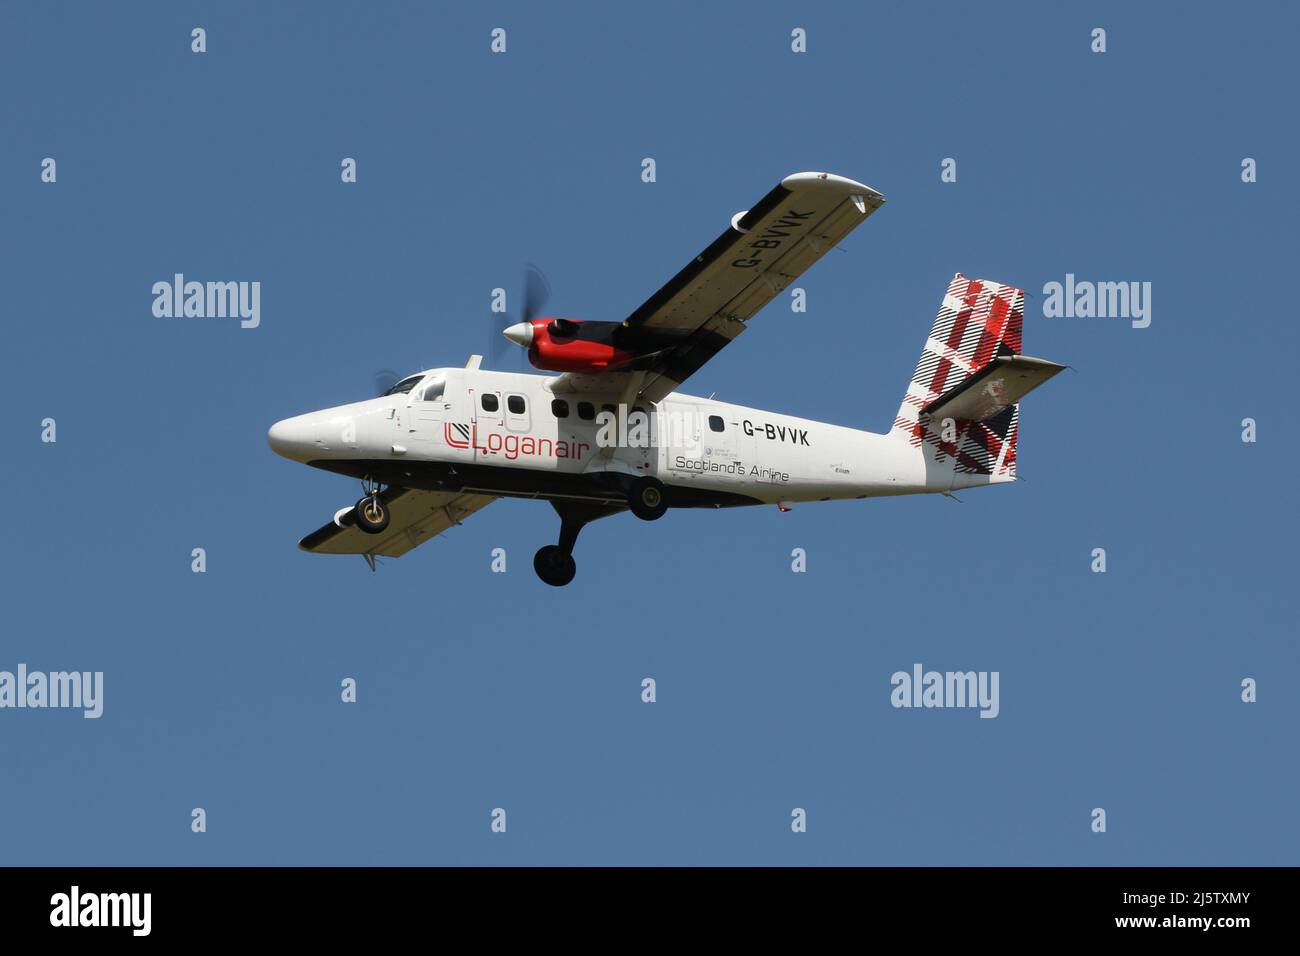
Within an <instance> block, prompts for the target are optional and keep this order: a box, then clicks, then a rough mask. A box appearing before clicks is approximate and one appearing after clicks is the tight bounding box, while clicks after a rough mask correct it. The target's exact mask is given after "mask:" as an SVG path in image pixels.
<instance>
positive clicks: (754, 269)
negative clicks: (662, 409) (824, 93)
mask: <svg viewBox="0 0 1300 956" xmlns="http://www.w3.org/2000/svg"><path fill="white" fill-rule="evenodd" d="M884 203H885V197H884V196H882V195H881V194H880V193H878V192H876V190H874V189H872V188H871V187H870V186H866V185H864V184H862V183H858V182H854V181H853V180H851V179H845V178H844V177H842V176H836V175H834V174H833V173H795V174H793V175H791V176H787V177H785V179H783V180H781V183H780V185H778V186H777V187H776V188H775V189H773V190H772V191H771V192H769V193H768V194H767V195H766V196H764V197H763V198H762V199H761V200H759V203H758V205H756V206H755V207H754V208H753V209H750V210H748V211H746V212H743V213H737V214H736V215H735V216H734V217H733V218H732V220H731V226H730V227H729V228H728V229H727V231H726V232H724V233H723V234H722V235H721V236H719V237H718V238H717V239H715V240H714V241H713V243H712V244H711V245H710V246H709V247H708V248H707V249H705V250H704V251H703V252H701V253H700V254H699V255H698V256H696V257H695V258H694V259H693V260H692V261H691V262H690V263H689V264H688V265H687V266H686V267H685V268H684V269H682V270H681V271H680V272H679V273H677V275H675V276H673V278H672V279H670V280H669V281H668V282H667V284H666V285H664V287H663V288H662V289H660V290H659V291H658V292H656V293H655V294H654V295H652V296H651V297H650V298H649V299H647V300H646V301H645V303H644V304H643V305H641V307H640V308H638V309H637V310H636V311H635V312H633V313H632V314H631V315H630V316H628V317H627V319H626V320H624V322H623V325H624V327H626V328H627V329H629V330H636V331H642V332H644V333H647V334H648V335H650V336H655V337H657V336H662V337H663V338H664V340H666V342H667V344H666V345H664V346H663V347H661V348H660V349H659V350H658V351H656V353H655V354H654V355H653V356H650V357H648V358H647V360H646V361H644V362H643V368H644V372H645V378H644V379H643V380H642V381H641V382H640V386H639V389H638V391H639V394H640V395H641V396H643V397H645V398H647V399H649V400H650V401H655V402H657V401H659V400H660V399H662V398H663V397H664V396H665V395H667V394H668V393H669V392H671V391H673V390H674V389H675V388H677V386H678V385H680V384H681V383H682V382H684V381H686V379H687V378H689V377H690V376H691V375H692V374H693V373H694V372H695V371H696V370H697V369H698V368H700V367H701V366H702V365H704V363H705V362H707V361H708V360H709V359H710V358H712V357H713V356H714V355H715V354H717V353H718V352H719V351H721V349H722V348H723V347H724V346H725V345H726V344H727V343H728V342H730V341H731V340H732V339H734V338H735V337H736V336H738V335H739V334H740V333H741V332H743V331H744V330H745V324H746V322H747V321H748V320H749V319H750V317H752V316H753V315H754V314H755V313H757V312H758V310H759V309H761V308H762V307H763V306H765V305H767V303H768V302H770V301H771V300H772V299H773V298H774V297H776V296H777V295H778V294H780V293H781V292H782V291H784V289H785V288H786V286H788V285H789V284H790V283H791V282H793V281H794V280H795V279H796V278H798V277H799V276H800V275H802V274H803V273H804V271H805V270H807V269H808V267H809V266H811V265H812V264H813V263H814V262H816V261H817V260H818V259H820V258H821V257H822V255H823V254H825V253H826V252H827V250H829V249H830V248H831V247H832V246H834V245H835V244H836V243H838V242H839V241H840V240H841V239H843V238H844V237H845V236H846V235H848V234H849V233H850V232H851V231H852V230H853V228H854V227H855V226H857V225H858V223H860V222H862V220H864V219H866V218H867V217H868V216H869V215H871V214H872V213H873V212H875V211H876V210H877V209H879V208H880V207H881V206H882V205H884ZM633 374H635V373H633ZM572 378H573V380H572V381H571V382H567V383H560V384H559V388H558V389H557V390H560V391H563V390H566V385H567V390H576V389H583V390H585V388H586V387H591V386H592V385H593V384H594V383H593V382H592V378H593V377H592V376H588V375H584V376H580V377H579V376H573V377H572Z"/></svg>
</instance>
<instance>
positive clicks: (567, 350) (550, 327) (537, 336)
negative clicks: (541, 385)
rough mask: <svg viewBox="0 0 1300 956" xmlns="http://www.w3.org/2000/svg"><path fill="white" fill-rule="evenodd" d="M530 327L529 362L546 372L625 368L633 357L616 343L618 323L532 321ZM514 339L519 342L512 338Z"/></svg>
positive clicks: (591, 371)
mask: <svg viewBox="0 0 1300 956" xmlns="http://www.w3.org/2000/svg"><path fill="white" fill-rule="evenodd" d="M520 324H521V325H522V324H523V323H520ZM529 324H530V325H531V326H532V329H531V335H529V336H528V361H529V362H531V363H532V365H533V367H534V368H539V369H542V370H544V371H547V372H590V373H599V372H608V371H611V370H613V369H618V368H622V367H623V366H625V365H627V364H628V363H629V362H631V361H632V359H633V358H634V356H633V354H632V353H630V352H627V351H625V350H624V349H620V348H618V347H617V346H615V345H614V344H613V337H614V330H615V329H616V328H618V327H619V323H617V322H583V321H580V320H578V319H533V321H532V322H531V323H529ZM516 328H518V326H516ZM521 337H522V336H521ZM512 340H514V341H518V339H516V338H513V337H512ZM520 344H523V343H522V342H521V343H520Z"/></svg>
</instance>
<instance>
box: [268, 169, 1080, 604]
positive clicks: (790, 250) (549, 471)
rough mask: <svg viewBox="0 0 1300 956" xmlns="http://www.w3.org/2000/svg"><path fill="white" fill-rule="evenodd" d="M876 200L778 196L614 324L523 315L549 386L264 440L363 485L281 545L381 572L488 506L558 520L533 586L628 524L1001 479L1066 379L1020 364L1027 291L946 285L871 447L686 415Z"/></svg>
mask: <svg viewBox="0 0 1300 956" xmlns="http://www.w3.org/2000/svg"><path fill="white" fill-rule="evenodd" d="M883 203H884V197H883V196H881V195H880V194H879V193H878V192H876V191H875V190H874V189H872V188H871V187H869V186H865V185H863V184H861V183H857V182H854V181H852V180H849V179H845V178H843V177H839V176H834V175H831V174H828V173H798V174H795V175H792V176H788V177H786V178H785V179H784V180H782V182H781V184H780V185H778V186H777V187H776V188H775V189H773V190H772V191H771V192H769V193H768V194H767V196H765V197H764V198H763V199H762V200H761V201H760V202H759V204H758V205H756V206H755V207H754V208H753V209H750V210H747V211H745V212H742V213H737V214H736V215H735V216H734V217H733V218H732V221H731V226H730V227H729V228H728V229H727V230H726V232H724V233H723V234H722V235H721V236H720V237H719V238H718V239H717V240H716V241H714V242H713V243H712V244H711V245H710V246H709V247H708V248H707V249H706V250H705V251H704V252H703V253H701V254H700V255H699V256H697V257H696V258H695V259H694V260H693V261H692V262H691V263H690V264H689V265H687V266H686V268H684V269H683V270H682V271H681V272H680V273H678V274H677V275H676V276H674V277H673V279H671V280H670V281H669V282H668V283H667V284H666V285H665V286H664V287H663V288H662V289H660V290H659V291H658V292H656V293H655V294H654V295H653V296H651V297H650V299H648V300H647V301H646V303H645V304H644V305H642V306H641V307H640V308H639V309H637V310H636V312H634V313H633V314H632V315H631V316H629V317H628V318H627V319H625V320H624V321H622V322H591V321H588V322H583V321H578V320H574V319H563V318H543V317H530V318H528V319H527V320H526V321H524V322H520V323H518V324H516V325H514V326H512V327H511V328H509V329H507V330H506V336H507V338H509V339H510V340H511V341H513V342H515V343H517V344H518V345H520V346H521V347H524V348H526V349H527V350H528V356H529V360H530V362H531V363H532V364H533V366H534V367H536V368H539V369H542V370H543V371H545V372H547V373H549V374H525V373H515V372H502V371H490V370H487V369H484V368H481V367H480V366H479V360H478V357H477V356H475V357H472V358H471V360H470V362H469V364H468V365H467V366H466V367H464V368H438V369H431V370H428V371H425V372H421V373H419V374H416V375H411V376H409V377H407V378H405V379H403V380H402V381H401V382H398V383H397V384H396V385H395V386H394V387H393V388H391V389H389V390H388V391H387V392H385V394H383V395H381V396H379V397H378V398H372V399H369V400H367V401H362V402H356V403H354V404H350V405H342V406H338V407H335V408H328V409H324V410H321V411H318V412H312V413H310V414H306V415H300V416H297V417H295V418H289V419H286V420H284V421H280V422H277V423H276V424H275V425H273V426H272V427H271V430H270V433H269V441H270V444H271V447H272V448H273V449H274V450H275V451H276V452H278V453H279V454H281V455H283V456H284V457H286V458H290V459H292V460H294V461H299V462H303V463H305V464H309V465H312V466H314V467H317V468H323V469H326V470H328V471H333V472H337V473H339V474H343V475H350V476H352V477H355V478H359V479H361V480H362V482H363V484H364V494H363V496H362V498H361V500H360V501H358V502H357V503H356V504H355V505H352V506H349V507H346V508H342V509H340V510H339V511H338V512H337V513H336V514H335V516H334V519H333V521H331V522H330V523H328V524H326V525H325V526H324V527H322V528H321V529H320V530H318V531H315V532H313V533H312V534H310V535H308V536H307V537H306V538H304V539H303V540H302V541H301V543H300V546H301V547H302V548H303V549H304V550H307V551H312V552H316V553H326V554H361V555H362V556H364V557H365V558H366V560H367V561H368V562H369V563H370V566H371V567H372V568H373V567H374V566H375V558H376V557H377V556H390V557H399V556H401V555H402V554H405V553H406V552H407V551H409V550H411V549H412V548H414V547H415V546H416V545H418V544H421V543H423V542H424V541H426V540H428V539H429V538H432V537H435V536H436V535H438V534H440V533H441V532H443V531H445V530H446V529H447V528H449V527H450V526H452V525H455V524H460V523H461V521H463V520H464V519H465V518H466V517H468V516H469V515H471V514H472V513H473V512H475V511H477V510H478V509H480V508H482V507H484V506H485V505H487V504H489V503H490V502H492V501H493V500H495V499H496V498H499V497H503V496H514V497H522V498H543V499H546V500H548V501H550V502H551V504H552V505H553V506H554V507H555V509H556V511H557V512H558V513H559V515H560V518H561V525H560V537H559V541H558V543H557V544H554V545H547V546H545V547H543V548H542V549H541V550H540V551H538V553H537V555H536V557H535V559H534V567H535V568H536V570H537V573H538V576H539V577H541V579H542V580H543V581H545V582H547V583H548V584H554V585H563V584H567V583H568V582H569V581H570V580H572V578H573V576H574V573H575V569H576V565H575V562H574V559H573V546H574V542H575V540H576V538H577V535H578V532H579V530H580V529H581V528H582V526H583V525H584V524H586V523H587V522H589V521H592V520H595V519H597V518H601V517H604V516H606V515H611V514H615V513H617V512H620V511H623V510H631V511H632V512H633V513H634V514H636V515H637V516H638V517H640V518H644V519H646V520H653V519H655V518H658V517H660V516H661V515H662V514H663V513H664V512H665V510H666V509H667V508H669V507H673V508H718V507H730V506H735V505H757V504H770V505H778V506H780V507H781V508H783V509H786V508H788V507H789V506H790V505H791V504H793V503H795V502H801V501H827V500H832V499H843V498H868V497H876V496H882V495H902V494H924V493H938V494H943V493H949V492H952V491H954V490H957V489H962V488H971V487H977V486H981V485H988V484H999V483H1004V482H1010V481H1014V480H1015V476H1016V436H1017V426H1018V420H1019V405H1018V402H1019V400H1020V398H1021V397H1023V396H1024V395H1025V394H1026V393H1027V392H1029V391H1030V390H1031V389H1033V388H1035V387H1037V386H1038V385H1040V384H1042V382H1044V381H1046V380H1047V379H1048V378H1050V377H1051V376H1053V375H1055V374H1056V373H1057V372H1059V371H1060V370H1061V368H1062V367H1063V366H1060V365H1057V364H1055V363H1052V362H1047V361H1044V360H1042V359H1034V358H1029V357H1027V356H1024V355H1021V354H1020V352H1021V330H1022V323H1023V309H1024V293H1023V291H1021V290H1020V289H1017V288H1014V287H1012V286H1008V285H1002V284H999V283H995V282H988V281H983V280H978V279H968V278H966V277H965V276H962V275H961V274H958V275H957V276H956V277H954V278H953V280H952V282H951V283H950V284H949V286H948V290H947V292H946V294H945V296H944V299H943V302H942V304H941V306H940V308H939V313H938V316H937V317H936V318H935V321H934V325H933V327H932V328H931V330H930V334H929V336H927V338H926V341H925V344H924V347H923V349H922V352H921V358H920V360H919V361H918V363H917V366H916V370H915V372H914V374H913V376H912V381H911V383H910V385H909V386H908V388H907V391H906V393H905V395H904V397H903V400H902V403H901V405H900V407H899V410H898V413H897V415H896V416H895V419H894V423H893V427H892V428H891V429H890V430H889V431H888V432H886V433H884V434H875V433H871V432H864V431H859V430H856V429H852V428H844V427H841V426H838V425H831V424H827V423H825V422H817V421H809V420H807V419H801V418H795V417H793V416H790V415H784V414H781V413H779V412H771V411H765V410H762V409H758V408H748V407H745V406H741V405H732V404H729V403H726V402H718V401H713V400H711V399H706V398H696V397H693V396H690V395H686V394H682V393H681V392H678V391H677V387H678V385H679V384H680V383H681V382H683V381H685V380H686V379H687V378H688V377H689V376H690V375H692V374H694V373H695V372H696V371H697V370H698V369H699V368H700V367H701V366H703V365H704V364H705V363H706V362H707V361H708V360H709V359H710V358H711V357H712V356H713V355H715V354H716V353H717V352H719V351H721V350H722V349H723V348H724V347H725V346H726V344H727V343H728V342H730V341H731V340H732V339H734V338H735V337H736V336H737V335H739V334H740V333H741V332H743V331H744V330H745V328H746V327H747V323H748V321H749V320H750V318H751V317H752V316H753V315H754V314H755V313H757V312H758V311H759V309H760V308H762V306H763V305H765V304H766V303H767V302H769V301H770V300H771V299H772V298H773V297H775V296H776V295H777V294H778V293H779V292H781V291H782V290H784V289H785V288H786V286H787V285H788V284H789V283H790V282H791V281H793V280H794V279H795V278H797V277H798V276H799V275H800V274H802V273H803V272H804V271H805V270H806V269H807V268H808V267H809V266H810V265H812V263H813V262H815V261H816V260H817V259H819V258H820V257H821V255H822V254H823V253H824V252H826V251H827V250H828V249H830V248H831V247H832V246H834V245H835V244H836V243H838V242H839V241H840V240H842V239H843V238H844V236H846V235H847V234H848V233H849V232H850V231H851V230H852V229H853V228H854V227H855V226H856V225H857V224H858V223H859V222H861V221H862V220H863V219H865V218H867V217H868V216H869V215H870V214H871V213H872V212H874V211H875V210H876V209H878V208H880V206H881V205H883Z"/></svg>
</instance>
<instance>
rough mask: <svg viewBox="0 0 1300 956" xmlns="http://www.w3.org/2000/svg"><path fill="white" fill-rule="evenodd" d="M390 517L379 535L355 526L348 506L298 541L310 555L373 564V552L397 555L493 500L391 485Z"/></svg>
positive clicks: (387, 497) (388, 495)
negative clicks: (339, 556) (352, 556)
mask: <svg viewBox="0 0 1300 956" xmlns="http://www.w3.org/2000/svg"><path fill="white" fill-rule="evenodd" d="M383 499H384V501H386V502H387V503H388V509H389V512H390V513H391V515H392V517H391V519H390V520H389V523H388V527H387V528H385V529H384V530H383V531H382V532H380V533H379V534H367V533H366V532H364V531H362V530H361V529H360V528H358V527H357V526H356V523H355V521H354V519H353V516H352V509H351V508H344V509H343V510H341V511H340V512H339V513H338V514H337V515H335V517H334V520H333V521H331V522H330V523H329V524H327V525H325V527H323V528H320V529H318V530H316V531H313V532H312V533H311V534H309V535H307V537H305V538H303V539H302V540H301V541H299V542H298V547H300V548H302V549H303V550H304V551H311V552H312V553H313V554H360V555H362V556H364V557H365V559H366V561H368V562H370V564H371V567H372V568H373V567H374V559H375V556H376V555H380V556H383V557H387V558H400V557H401V556H402V555H404V554H406V552H408V551H410V550H411V549H412V548H414V547H415V546H417V545H420V544H423V543H424V542H426V541H428V540H429V539H430V538H435V537H437V536H438V535H440V534H442V533H443V532H444V531H446V530H447V529H448V528H450V527H451V526H452V525H454V524H460V523H461V520H462V519H464V518H466V517H468V516H469V515H472V514H473V513H474V512H476V511H478V510H479V509H480V508H483V507H485V506H487V505H489V504H491V503H492V502H494V501H496V497H495V496H494V495H476V494H470V493H468V492H455V491H421V490H419V489H418V488H394V489H390V490H389V491H386V492H384V494H383Z"/></svg>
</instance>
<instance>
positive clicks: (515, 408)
mask: <svg viewBox="0 0 1300 956" xmlns="http://www.w3.org/2000/svg"><path fill="white" fill-rule="evenodd" d="M527 407H528V406H527V405H526V404H525V403H524V397H523V396H522V395H507V396H506V408H507V409H509V410H510V414H511V415H522V414H523V413H524V409H526V408H527Z"/></svg>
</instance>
